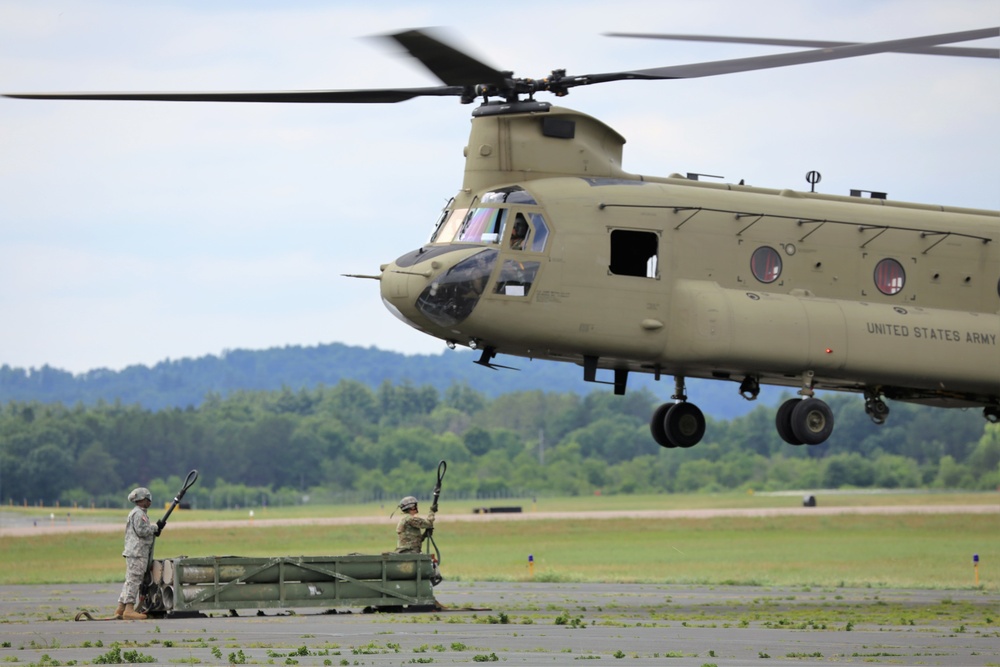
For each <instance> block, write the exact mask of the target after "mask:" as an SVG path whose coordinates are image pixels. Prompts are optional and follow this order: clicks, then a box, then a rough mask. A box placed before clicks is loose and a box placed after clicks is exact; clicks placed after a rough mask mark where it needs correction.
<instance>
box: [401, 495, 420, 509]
mask: <svg viewBox="0 0 1000 667" xmlns="http://www.w3.org/2000/svg"><path fill="white" fill-rule="evenodd" d="M399 509H401V510H403V511H404V512H409V511H410V510H415V509H417V499H416V498H414V497H413V496H406V497H405V498H403V499H402V500H400V501H399Z"/></svg>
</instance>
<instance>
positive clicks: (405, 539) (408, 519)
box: [396, 496, 434, 554]
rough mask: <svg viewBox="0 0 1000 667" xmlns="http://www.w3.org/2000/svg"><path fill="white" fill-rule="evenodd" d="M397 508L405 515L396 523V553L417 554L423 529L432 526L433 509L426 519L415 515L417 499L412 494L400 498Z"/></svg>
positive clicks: (422, 538) (422, 537) (421, 542)
mask: <svg viewBox="0 0 1000 667" xmlns="http://www.w3.org/2000/svg"><path fill="white" fill-rule="evenodd" d="M399 509H401V510H402V511H403V514H404V515H405V516H403V518H401V519H400V520H399V523H398V524H397V525H396V553H398V554H418V553H420V547H421V545H422V544H423V542H424V531H425V530H426V529H428V528H433V527H434V510H433V509H432V510H431V511H430V513H429V514H428V515H427V518H426V519H424V518H421V517H419V516H417V499H416V498H414V497H413V496H406V497H405V498H403V499H402V500H400V501H399Z"/></svg>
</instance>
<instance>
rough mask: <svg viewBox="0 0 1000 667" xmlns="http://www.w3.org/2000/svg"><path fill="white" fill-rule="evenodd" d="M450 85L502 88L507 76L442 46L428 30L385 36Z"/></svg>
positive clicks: (450, 47) (467, 55) (459, 52)
mask: <svg viewBox="0 0 1000 667" xmlns="http://www.w3.org/2000/svg"><path fill="white" fill-rule="evenodd" d="M386 37H387V38H388V39H391V40H394V41H395V42H397V43H398V44H399V45H400V46H402V47H403V48H404V49H406V51H407V53H409V54H410V55H411V56H413V57H414V58H416V59H417V60H419V61H420V62H421V64H423V65H424V67H426V68H427V69H429V70H430V71H431V73H433V74H434V76H436V77H437V78H439V79H441V81H442V82H443V83H445V84H446V85H449V86H476V85H479V84H489V85H497V86H499V85H503V84H504V83H505V80H506V79H507V78H508V77H509V76H510V74H509V73H505V72H500V71H499V70H496V69H494V68H492V67H490V66H489V65H486V64H484V63H481V62H479V61H478V60H476V59H475V58H473V57H472V56H470V55H469V54H467V53H465V52H463V51H459V50H458V49H456V48H455V47H453V46H450V45H448V44H445V43H444V42H442V41H441V40H440V39H438V38H436V37H434V36H433V35H431V34H430V32H429V31H428V30H427V29H423V30H407V31H405V32H401V33H397V34H395V35H386Z"/></svg>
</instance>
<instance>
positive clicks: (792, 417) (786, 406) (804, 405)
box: [774, 371, 888, 445]
mask: <svg viewBox="0 0 1000 667" xmlns="http://www.w3.org/2000/svg"><path fill="white" fill-rule="evenodd" d="M812 380H813V372H812V371H806V372H805V373H803V374H802V389H800V390H799V394H801V395H802V396H805V398H791V399H789V400H787V401H785V402H784V403H782V404H781V406H780V407H779V408H778V414H777V415H775V418H774V426H775V428H776V429H777V430H778V435H779V436H781V439H782V440H784V441H785V442H787V443H788V444H790V445H818V444H820V443H821V442H825V441H826V439H827V438H829V437H830V434H831V433H833V411H832V410H831V409H830V406H829V405H827V404H826V402H824V401H821V400H820V399H818V398H815V397H814V396H813V388H812ZM887 411H888V410H887Z"/></svg>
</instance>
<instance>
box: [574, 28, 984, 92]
mask: <svg viewBox="0 0 1000 667" xmlns="http://www.w3.org/2000/svg"><path fill="white" fill-rule="evenodd" d="M997 36H1000V28H982V29H980V30H966V31H963V32H950V33H944V34H940V35H927V36H926V37H910V38H907V39H893V40H889V41H885V42H870V43H866V44H850V45H848V46H836V47H833V48H828V49H815V50H812V51H795V52H793V53H778V54H772V55H767V56H755V57H753V58H736V59H733V60H716V61H712V62H705V63H693V64H690V65H671V66H667V67H654V68H651V69H641V70H634V71H631V72H609V73H606V74H591V75H586V76H580V77H567V79H568V81H564V82H563V85H564V86H566V87H571V86H580V85H586V84H589V83H602V82H605V81H621V80H628V79H694V78H698V77H704V76H718V75H720V74H735V73H736V72H751V71H754V70H761V69H770V68H774V67H788V66H791V65H804V64H807V63H818V62H825V61H828V60H838V59H841V58H856V57H858V56H867V55H871V54H874V53H885V52H888V51H897V50H899V49H909V48H924V47H928V46H936V45H938V44H950V43H952V42H965V41H969V40H973V39H986V38H988V37H997Z"/></svg>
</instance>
